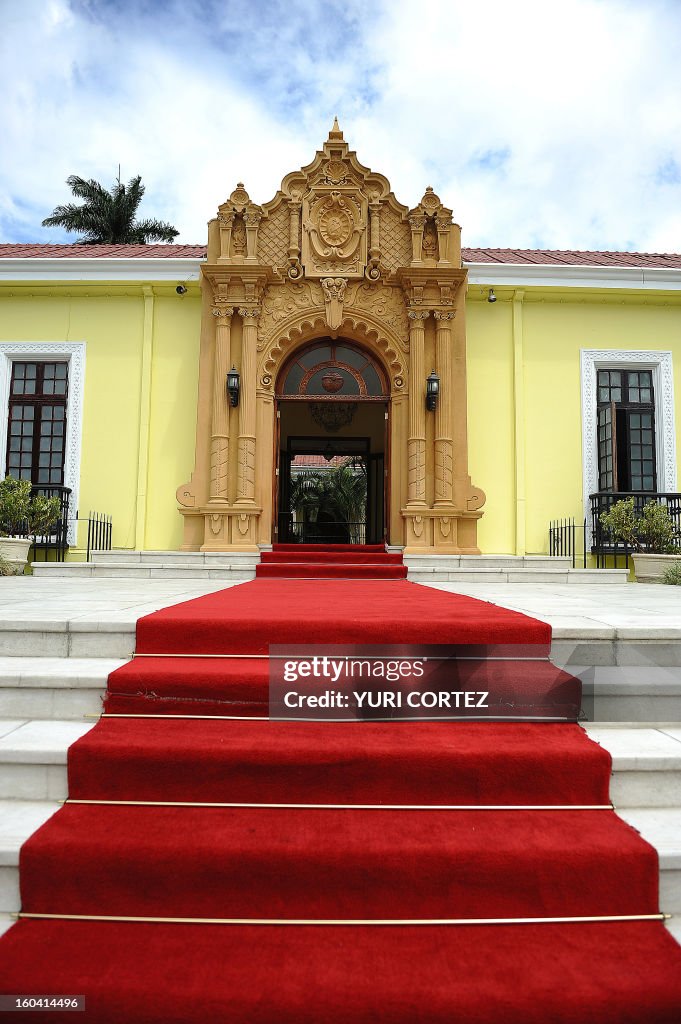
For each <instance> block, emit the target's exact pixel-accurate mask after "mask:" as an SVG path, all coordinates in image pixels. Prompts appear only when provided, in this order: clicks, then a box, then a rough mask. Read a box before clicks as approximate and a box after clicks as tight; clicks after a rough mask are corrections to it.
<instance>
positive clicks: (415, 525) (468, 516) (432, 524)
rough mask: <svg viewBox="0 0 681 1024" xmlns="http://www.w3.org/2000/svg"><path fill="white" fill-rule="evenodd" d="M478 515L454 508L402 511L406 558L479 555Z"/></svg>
mask: <svg viewBox="0 0 681 1024" xmlns="http://www.w3.org/2000/svg"><path fill="white" fill-rule="evenodd" d="M481 516H482V513H481V512H464V511H462V510H461V509H456V508H453V507H451V506H450V507H449V508H443V507H442V506H439V507H438V508H421V509H416V508H413V507H412V508H410V507H409V506H407V508H403V509H402V518H403V519H404V524H405V548H404V554H405V555H417V554H421V555H423V554H431V555H479V554H480V548H479V547H478V545H477V525H478V519H480V518H481Z"/></svg>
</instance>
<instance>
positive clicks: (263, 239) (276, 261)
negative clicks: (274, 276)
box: [258, 203, 289, 269]
mask: <svg viewBox="0 0 681 1024" xmlns="http://www.w3.org/2000/svg"><path fill="white" fill-rule="evenodd" d="M288 233H289V210H288V206H287V205H286V203H280V204H279V206H277V208H276V209H275V210H273V211H272V213H270V215H269V217H267V218H266V219H263V220H262V221H261V222H260V230H259V231H258V259H259V261H260V262H261V263H264V264H266V265H268V266H270V267H277V269H282V268H283V267H285V266H287V264H288Z"/></svg>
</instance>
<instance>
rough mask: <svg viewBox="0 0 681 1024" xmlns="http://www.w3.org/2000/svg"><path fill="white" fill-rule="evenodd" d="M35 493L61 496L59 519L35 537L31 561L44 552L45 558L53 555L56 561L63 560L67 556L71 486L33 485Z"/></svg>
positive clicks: (36, 559)
mask: <svg viewBox="0 0 681 1024" xmlns="http://www.w3.org/2000/svg"><path fill="white" fill-rule="evenodd" d="M31 490H32V493H33V494H39V495H41V496H42V497H44V498H59V504H60V512H59V519H58V520H57V522H56V523H54V525H53V526H51V527H50V528H49V530H46V531H45V533H43V534H40V536H34V537H33V546H32V548H31V553H30V556H29V557H30V561H32V562H37V561H38V554H39V553H42V557H43V560H45V561H47V558H48V557H51V558H52V559H54V561H56V562H63V561H64V558H65V557H66V551H67V548H68V546H69V544H68V529H69V506H70V502H71V488H70V487H59V486H56V485H52V486H50V487H38V486H36V487H33V488H32V489H31Z"/></svg>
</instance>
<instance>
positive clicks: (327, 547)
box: [272, 544, 385, 554]
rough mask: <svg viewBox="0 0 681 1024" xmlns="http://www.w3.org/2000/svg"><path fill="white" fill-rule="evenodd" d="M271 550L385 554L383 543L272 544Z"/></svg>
mask: <svg viewBox="0 0 681 1024" xmlns="http://www.w3.org/2000/svg"><path fill="white" fill-rule="evenodd" d="M272 550H273V551H288V552H293V553H294V554H304V553H306V552H308V551H312V552H314V551H323V552H325V553H331V554H333V553H343V552H346V551H356V552H359V553H360V554H362V553H364V554H370V553H372V554H385V544H273V545H272Z"/></svg>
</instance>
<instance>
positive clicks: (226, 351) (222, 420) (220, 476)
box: [209, 306, 234, 502]
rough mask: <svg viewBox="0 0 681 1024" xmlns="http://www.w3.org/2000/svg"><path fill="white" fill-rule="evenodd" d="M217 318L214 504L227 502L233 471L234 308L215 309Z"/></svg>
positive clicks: (212, 464) (212, 443) (212, 462)
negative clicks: (230, 380)
mask: <svg viewBox="0 0 681 1024" xmlns="http://www.w3.org/2000/svg"><path fill="white" fill-rule="evenodd" d="M212 312H213V316H214V317H216V320H217V323H216V327H215V359H214V364H213V365H214V370H213V418H212V421H211V438H210V499H209V500H210V501H212V502H215V501H227V474H228V469H229V401H228V398H227V391H226V381H227V374H228V372H229V368H230V347H231V334H232V313H233V312H234V310H233V308H232V306H213V310H212Z"/></svg>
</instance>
